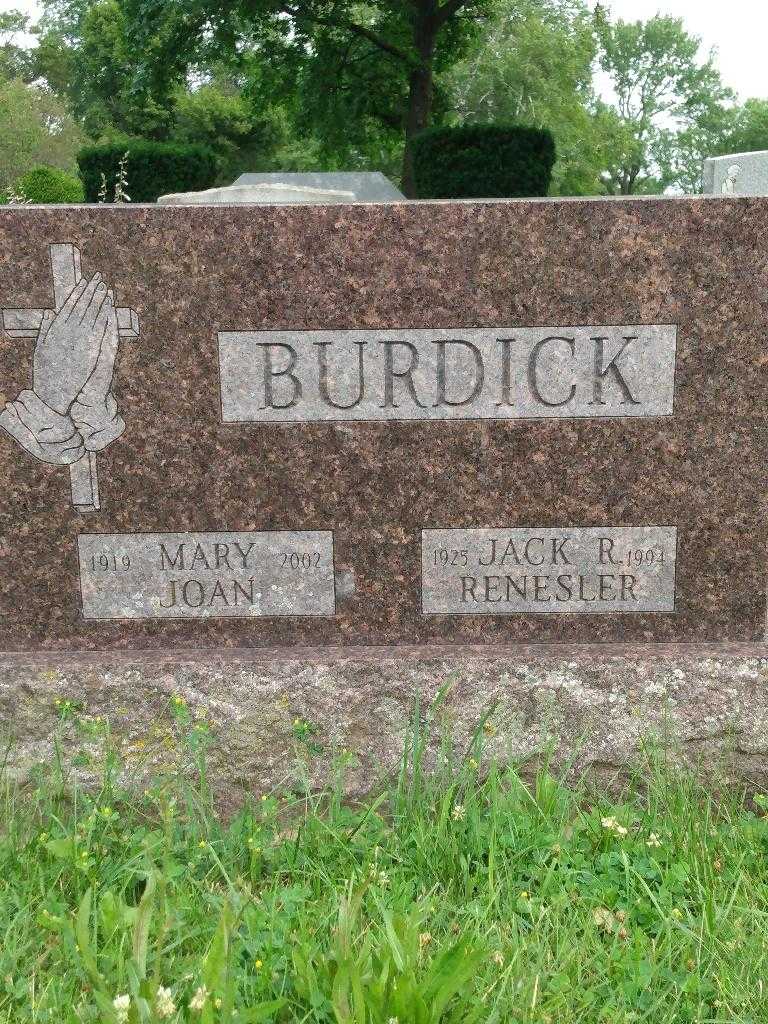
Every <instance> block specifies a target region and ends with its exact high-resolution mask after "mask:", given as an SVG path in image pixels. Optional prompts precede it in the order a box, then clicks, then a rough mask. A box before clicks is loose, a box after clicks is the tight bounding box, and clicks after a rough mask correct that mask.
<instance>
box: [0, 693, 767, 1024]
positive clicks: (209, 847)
mask: <svg viewBox="0 0 768 1024" xmlns="http://www.w3.org/2000/svg"><path fill="white" fill-rule="evenodd" d="M441 699H442V695H441V696H439V697H438V699H437V701H436V703H435V704H433V705H432V706H431V707H429V708H422V709H419V708H418V707H415V708H414V713H413V715H412V720H411V727H410V728H409V730H408V732H407V734H406V739H405V743H404V750H403V757H402V762H401V765H400V769H399V771H398V772H396V773H395V774H394V776H393V777H392V778H390V779H389V780H388V781H387V782H386V783H384V784H382V785H381V786H380V787H379V789H378V791H377V792H376V794H374V795H372V796H371V797H370V798H368V799H367V800H366V801H363V802H362V803H356V804H350V803H349V802H348V801H345V800H344V798H343V792H344V786H343V780H344V772H345V769H346V768H347V767H348V766H349V762H350V758H351V756H352V755H350V754H348V753H346V752H344V751H339V752H338V754H337V756H336V758H335V761H334V766H335V767H334V770H333V772H332V774H331V777H329V779H328V785H327V788H326V790H325V791H324V792H321V793H318V792H313V791H310V790H309V787H308V786H306V785H305V783H304V779H305V775H304V769H306V766H307V763H308V760H309V759H311V758H312V757H313V756H314V755H315V753H316V738H315V733H314V730H313V726H312V724H311V723H309V722H305V721H301V720H297V721H296V722H295V723H294V738H295V754H296V759H295V765H294V766H286V769H287V770H286V782H285V785H284V786H283V787H282V788H281V789H280V791H275V792H269V793H264V794H260V795H258V796H257V797H255V798H254V800H253V802H252V803H251V804H250V805H247V806H245V807H243V808H241V809H240V810H238V811H237V812H231V813H229V814H222V813H220V812H219V811H217V809H216V805H215V801H214V799H213V797H212V795H211V793H210V791H209V784H208V779H207V774H206V744H207V737H208V726H207V724H206V720H205V718H204V717H195V716H193V715H191V714H190V711H189V709H188V707H187V705H186V703H185V701H184V700H183V698H181V697H175V698H173V699H172V700H171V704H170V707H169V710H168V721H169V736H170V737H171V740H170V741H169V747H170V746H172V747H173V749H174V750H175V752H176V755H177V756H176V758H175V760H174V761H173V764H174V766H175V767H173V769H171V768H170V767H169V768H168V770H167V771H164V772H158V773H157V774H156V775H155V776H154V777H153V778H152V780H151V781H149V782H148V783H147V785H146V787H145V788H137V787H136V785H135V776H134V777H133V778H132V779H130V778H126V775H125V770H124V765H123V764H122V762H121V757H120V749H119V744H117V743H116V742H115V741H114V740H113V739H112V737H111V735H110V730H109V723H108V722H107V721H100V720H95V719H92V718H89V717H88V716H87V715H86V714H85V711H84V709H82V708H78V707H77V706H76V705H74V704H72V703H71V702H64V703H62V704H61V705H60V707H59V712H60V715H61V719H62V729H64V728H66V729H70V730H71V729H72V728H73V727H75V728H76V729H78V730H79V731H80V733H81V738H82V751H81V753H80V754H78V755H76V756H75V757H74V758H73V759H71V760H69V761H66V760H65V758H64V755H63V753H60V756H59V757H57V758H55V759H54V760H53V763H51V764H46V765H42V766H41V767H40V769H39V772H38V773H37V774H36V775H35V777H34V779H33V781H32V782H31V783H29V784H27V785H26V786H24V787H19V786H18V785H17V784H15V783H13V782H12V781H11V780H10V779H5V780H4V789H3V801H4V804H3V813H2V822H3V824H2V832H1V833H0V922H2V939H0V1021H2V1022H3V1024H17V1022H22V1021H23V1022H26V1021H35V1022H41V1024H42V1022H45V1021H49V1020H50V1021H57V1022H60V1024H81V1022H89V1021H90V1022H96V1021H98V1022H107V1024H126V1022H127V1024H135V1022H158V1021H176V1022H182V1021H184V1022H196V1021H201V1022H207V1024H213V1022H216V1024H218V1022H230V1024H234V1022H243V1024H244V1022H246V1021H275V1022H281V1021H285V1022H287V1021H291V1022H292V1021H296V1022H307V1024H310V1022H317V1024H320V1022H335V1024H394V1022H398V1024H437V1022H455V1024H459V1022H461V1024H464V1022H470V1021H477V1022H499V1024H505V1022H523V1021H525V1022H540V1024H546V1022H550V1024H555V1022H558V1024H559V1022H564V1021H583V1022H606V1024H607V1022H613V1024H618V1022H629V1021H633V1022H634V1021H649V1022H654V1024H655V1022H675V1024H677V1022H684V1021H686V1022H687V1021H690V1022H694V1021H695V1022H702V1024H703V1022H710V1021H712V1022H714V1021H722V1022H725V1021H729V1022H737V1021H738V1022H743V1024H746V1022H753V1021H754V1022H756V1021H764V1020H766V1019H768V1009H767V1007H768V992H766V988H765V985H766V983H768V947H767V946H766V943H765V925H766V919H767V918H768V870H767V869H768V816H766V814H765V811H766V808H768V798H763V797H761V796H760V795H759V794H758V795H756V796H752V797H751V798H750V799H745V798H744V794H742V793H739V792H736V791H735V790H734V789H732V788H729V787H727V786H718V785H717V780H716V775H717V770H716V766H713V765H711V764H710V765H707V766H706V768H707V774H708V779H707V782H706V783H704V782H701V781H697V779H696V777H695V776H694V775H693V774H691V773H683V772H682V771H681V770H680V769H677V768H674V767H673V766H672V765H671V763H668V762H667V760H666V758H665V755H664V754H663V752H662V751H661V749H660V748H659V749H654V748H653V747H649V748H648V749H647V750H645V751H643V752H642V753H641V754H640V755H639V761H638V768H637V774H636V776H635V778H633V779H629V780H628V781H627V780H625V781H624V783H623V784H622V786H621V787H620V788H618V789H616V791H615V792H614V794H613V796H610V795H608V793H607V792H606V791H605V790H604V789H603V790H597V789H595V788H594V787H593V786H592V785H591V784H590V782H589V780H587V779H582V780H581V781H577V782H573V781H572V780H571V781H570V782H568V783H566V781H564V777H556V776H555V775H554V774H553V772H551V771H550V770H549V769H548V766H547V759H546V753H544V754H543V755H542V757H541V758H540V759H538V762H537V764H536V765H535V766H533V765H532V764H529V765H527V766H518V768H517V769H516V768H514V767H509V766H505V767H502V766H501V765H499V764H495V763H493V762H491V761H489V759H488V756H487V753H486V751H485V750H484V744H485V743H486V742H487V732H488V730H489V721H490V720H489V719H488V718H485V719H483V720H481V721H480V722H478V725H477V729H476V732H475V733H474V736H473V738H472V740H471V742H470V743H469V745H468V747H467V748H466V749H465V750H463V751H462V752H460V753H459V754H456V753H455V752H454V751H452V750H451V748H450V746H449V745H448V743H447V742H446V743H445V744H442V745H440V747H439V749H440V750H441V753H440V755H439V756H438V758H437V763H436V764H431V765H427V763H426V760H427V759H426V754H425V752H426V751H427V749H428V746H429V744H428V739H429V735H430V731H433V730H435V729H439V724H438V723H439V721H440V714H439V712H440V702H441ZM57 749H58V750H59V751H61V750H63V747H59V746H57ZM85 764H87V765H89V766H90V768H91V769H94V768H96V769H97V774H96V775H95V776H91V784H89V785H88V786H86V785H84V784H83V782H82V779H83V778H84V776H82V774H81V769H82V768H83V766H84V765H85ZM190 769H191V770H190ZM93 778H96V779H97V783H96V785H95V786H94V785H93V784H92V783H93ZM79 780H80V781H79ZM129 783H133V785H130V787H129Z"/></svg>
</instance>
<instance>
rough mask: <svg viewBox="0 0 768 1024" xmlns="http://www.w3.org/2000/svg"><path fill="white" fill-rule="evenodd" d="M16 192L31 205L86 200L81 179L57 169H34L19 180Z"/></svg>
mask: <svg viewBox="0 0 768 1024" xmlns="http://www.w3.org/2000/svg"><path fill="white" fill-rule="evenodd" d="M14 191H15V192H17V193H20V194H21V195H22V196H23V197H24V198H25V199H28V200H29V201H30V202H31V203H82V202H83V201H84V200H85V193H84V192H83V183H82V182H81V181H80V179H79V178H76V177H75V176H74V174H68V173H67V172H66V171H61V170H59V169H58V168H56V167H33V168H32V170H31V171H27V173H26V174H23V175H22V176H21V177H20V178H19V180H18V181H17V182H16V184H15V185H14Z"/></svg>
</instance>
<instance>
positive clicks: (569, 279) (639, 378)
mask: <svg viewBox="0 0 768 1024" xmlns="http://www.w3.org/2000/svg"><path fill="white" fill-rule="evenodd" d="M745 205H746V206H747V208H748V209H747V210H746V214H745ZM766 228H768V200H761V199H751V200H750V199H747V200H744V199H741V200H730V199H722V200H719V201H718V202H716V203H715V202H712V201H711V200H706V199H703V198H679V199H643V200H622V201H580V202H574V201H569V202H562V203H561V202H557V201H533V202H531V201H529V202H503V201H502V202H489V203H483V202H465V203H456V204H453V203H437V204H429V203H420V204H388V205H375V204H372V205H350V204H347V205H336V206H291V207H236V206H211V207H199V206H190V207H186V208H165V207H162V206H148V207H142V206H135V207H110V206H102V207H72V208H59V209H56V208H33V207H18V208H6V209H3V210H0V246H2V251H3V252H4V254H5V256H6V259H5V261H4V262H3V264H2V265H0V308H1V309H2V317H3V320H2V325H3V332H2V334H1V335H0V380H2V387H3V393H4V397H5V400H6V407H5V410H4V411H3V413H2V415H1V416H0V427H3V428H4V429H3V431H2V432H0V493H2V500H1V501H0V538H2V539H1V541H0V647H1V648H2V649H3V650H4V651H5V652H6V653H5V655H4V656H3V659H2V665H0V687H2V689H0V700H1V701H2V707H1V708H0V710H2V712H3V714H4V717H5V719H6V720H7V721H8V722H10V723H12V724H13V727H14V729H15V731H16V733H17V734H18V735H19V736H21V737H22V740H23V742H22V745H21V747H20V748H19V751H18V752H17V753H14V755H13V756H14V757H15V758H16V761H15V764H16V765H17V767H18V770H19V771H21V770H23V768H24V767H25V766H28V765H29V763H30V762H32V761H33V760H34V759H35V758H36V757H38V756H44V753H45V750H46V749H48V748H49V746H50V743H51V742H52V740H51V736H52V729H53V723H54V721H55V717H56V711H55V707H54V704H53V700H54V698H55V697H59V698H61V697H68V698H70V699H78V700H84V701H85V702H86V703H87V705H88V707H89V708H91V709H92V710H93V713H99V714H109V715H110V718H111V719H112V721H113V727H114V729H115V730H116V731H117V732H118V734H121V735H123V737H124V741H125V743H126V745H127V746H128V747H130V745H131V744H132V743H133V742H134V740H135V739H136V740H137V741H138V738H139V737H146V735H148V734H151V729H150V724H149V723H150V722H151V720H152V719H153V717H156V716H157V715H158V714H160V709H161V707H162V706H163V704H164V702H165V701H166V700H167V696H168V695H169V693H171V692H173V691H174V690H179V691H181V692H183V693H184V694H185V696H187V698H188V700H189V701H190V703H191V704H193V705H195V704H203V705H205V706H206V707H207V708H208V710H209V712H210V713H211V717H212V719H213V722H214V726H215V728H214V740H215V743H214V748H215V749H214V762H215V763H216V764H218V767H219V771H220V777H221V778H226V779H227V781H228V784H229V785H233V786H238V785H242V786H248V785H262V784H266V783H267V782H268V781H269V779H270V778H272V777H274V775H275V773H276V772H279V771H280V770H281V768H280V765H281V763H282V761H283V760H284V758H285V757H286V756H287V752H288V751H289V749H290V744H291V735H292V733H291V722H292V721H293V718H294V717H296V716H300V717H302V718H306V719H308V720H310V721H311V722H313V723H314V724H315V726H316V728H317V734H318V737H320V739H319V741H318V742H319V743H320V745H321V746H322V747H323V749H324V750H325V751H326V752H327V755H328V756H329V757H330V755H331V752H332V748H333V745H334V744H335V743H339V744H341V745H345V746H347V747H350V748H351V749H353V750H355V751H357V752H358V754H359V755H360V757H361V769H360V772H359V774H358V776H357V777H356V782H355V784H356V785H358V786H359V787H361V788H362V787H364V786H365V784H366V782H368V783H370V781H371V772H372V768H371V765H372V764H373V763H382V764H384V765H386V764H387V763H388V762H389V761H390V760H391V758H392V757H393V756H394V755H395V754H396V751H397V748H398V745H399V742H400V730H401V729H402V728H404V726H405V722H406V717H407V716H406V714H405V712H406V709H407V705H408V703H409V701H410V699H411V698H412V697H413V695H414V693H415V691H416V690H417V689H419V690H421V691H422V692H424V691H426V692H427V695H429V694H431V693H434V692H435V691H436V690H437V689H438V688H439V687H440V686H441V685H443V684H444V682H445V681H446V678H448V677H452V678H454V679H455V697H454V705H453V707H454V715H455V718H454V720H453V728H454V729H455V731H456V735H457V738H458V739H459V740H460V739H461V737H462V736H463V735H466V734H467V733H469V732H471V730H472V728H473V727H474V724H475V722H476V720H477V716H478V715H479V714H480V713H481V712H482V709H483V707H484V706H485V705H486V704H488V703H489V702H491V701H497V702H498V709H497V713H496V714H497V721H496V727H497V729H498V736H499V744H500V746H499V752H501V751H502V750H503V749H507V750H510V751H513V752H517V753H520V754H521V755H523V754H524V755H525V756H529V755H531V754H532V753H534V752H535V751H536V750H537V749H539V747H540V746H541V745H542V744H546V743H548V742H551V741H554V742H555V745H556V747H557V750H558V752H559V755H560V756H562V757H563V758H567V757H568V756H570V755H571V754H572V753H573V750H574V747H575V745H576V744H577V742H578V740H579V736H581V734H582V733H588V734H589V736H588V738H586V739H584V742H583V744H582V746H581V747H580V748H579V749H580V753H579V758H580V762H579V763H580V764H581V765H585V764H589V763H594V764H597V765H602V766H606V765H611V764H621V763H626V762H628V761H630V760H631V757H632V751H633V749H634V745H635V744H636V743H637V742H638V741H639V740H640V739H641V738H642V736H643V735H644V731H643V730H644V729H646V728H647V726H648V724H649V723H651V724H655V725H657V726H658V727H659V728H661V727H662V725H663V724H664V723H666V725H667V726H668V727H669V728H671V729H673V730H675V731H677V732H678V733H679V735H680V736H681V737H682V738H683V739H686V738H687V739H692V738H694V737H698V739H696V740H695V742H693V743H691V744H690V745H689V747H688V752H689V753H694V752H696V751H697V750H699V751H701V750H702V749H708V748H706V746H703V744H705V741H706V743H709V745H710V746H711V747H712V748H716V747H717V746H718V744H721V743H722V741H723V737H724V736H726V735H728V734H729V730H730V729H731V727H732V726H733V727H734V728H735V727H738V728H739V729H740V730H741V732H742V733H743V738H742V741H741V742H742V745H743V746H745V749H746V748H747V747H748V748H749V750H750V751H753V752H754V757H753V756H752V754H749V755H745V758H744V761H743V762H740V761H738V759H737V760H736V761H735V762H734V770H735V771H736V772H737V773H739V774H742V775H743V774H744V773H745V771H749V772H754V771H756V767H755V766H756V764H757V761H756V760H755V759H756V758H757V759H759V757H762V754H761V751H763V750H768V732H767V731H766V726H765V715H764V713H763V708H764V707H765V703H764V699H763V696H762V689H761V688H762V686H763V684H764V682H765V681H766V677H767V671H766V666H768V661H767V660H766V655H765V646H764V634H765V607H766V605H765V553H766V522H767V517H766V495H768V469H767V460H766V443H767V442H768V412H766V405H765V401H764V396H765V386H766V367H767V366H768V364H767V363H766V359H765V324H766V322H768V260H767V259H766V255H765V247H764V245H763V239H764V237H765V233H766ZM61 246H68V247H69V248H68V250H67V252H68V253H69V256H68V259H69V263H68V264H67V266H68V267H74V268H75V269H74V270H73V271H72V279H73V281H74V282H75V283H74V286H73V287H72V285H70V287H71V288H72V290H71V292H70V294H69V296H68V297H67V298H66V300H65V301H64V303H63V304H62V303H61V301H60V298H59V296H58V292H59V291H61V289H62V287H63V285H62V280H61V274H62V273H63V271H62V269H61V268H62V266H63V263H62V260H61V259H60V256H61ZM744 267H748V268H749V272H748V273H746V272H745V271H744ZM67 272H68V271H67ZM97 274H98V275H99V276H98V277H97V276H96V275H97ZM65 290H66V289H65ZM78 466H79V467H81V469H80V470H77V471H75V472H74V475H73V469H72V467H78ZM83 471H84V472H85V477H84V476H83ZM84 478H85V480H86V481H87V482H89V486H90V496H91V501H90V503H89V502H84V501H82V500H79V499H80V498H81V496H82V484H83V479H84ZM78 488H79V489H78ZM128 694H130V699H128V697H127V695H128ZM640 708H642V709H644V710H641V711H638V709H640ZM143 742H144V741H143V740H142V743H143ZM505 744H506V747H505V746H504V745H505ZM160 753H161V754H162V752H160ZM159 756H160V755H159ZM163 756H164V755H163ZM217 759H218V760H217ZM313 770H316V771H317V772H318V773H319V775H320V776H322V773H323V772H324V771H325V765H324V764H323V761H322V759H319V760H318V762H317V764H316V765H315V766H314V769H313ZM761 770H762V769H761Z"/></svg>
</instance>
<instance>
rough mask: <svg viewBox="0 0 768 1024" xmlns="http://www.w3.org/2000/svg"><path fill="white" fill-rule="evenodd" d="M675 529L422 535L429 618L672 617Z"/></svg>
mask: <svg viewBox="0 0 768 1024" xmlns="http://www.w3.org/2000/svg"><path fill="white" fill-rule="evenodd" d="M676 552H677V528H676V527H674V526H632V527H625V526H619V527H569V528H563V529H542V530H538V529H513V530H491V529H477V530H423V531H422V610H423V611H424V613H425V614H429V613H432V614H450V615H462V614H463V615H512V614H514V613H515V612H527V613H531V612H533V613H537V614H562V613H569V614H574V613H576V614H588V615H595V614H606V613H616V612H672V611H674V609H675V560H676Z"/></svg>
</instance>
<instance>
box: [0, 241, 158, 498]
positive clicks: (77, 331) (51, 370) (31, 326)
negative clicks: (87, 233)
mask: <svg viewBox="0 0 768 1024" xmlns="http://www.w3.org/2000/svg"><path fill="white" fill-rule="evenodd" d="M50 252H51V269H52V272H53V282H54V295H55V307H56V308H55V309H53V310H19V309H6V310H3V311H2V316H3V328H4V330H5V332H6V333H7V334H8V335H10V337H12V338H14V337H16V338H26V337H34V338H35V349H34V355H33V360H32V387H31V388H30V389H25V390H23V391H22V392H21V393H20V394H19V395H18V397H17V398H16V399H15V401H12V402H9V403H8V404H7V405H6V407H5V409H4V410H3V411H2V413H0V427H2V428H3V429H4V430H5V431H6V432H7V433H8V434H10V435H11V437H13V438H14V439H15V440H16V441H18V443H19V444H20V445H21V447H22V448H24V449H25V450H26V451H27V452H29V453H30V454H31V455H33V456H34V457H35V458H36V459H39V460H40V461H41V462H47V463H50V464H52V465H57V466H69V467H70V477H71V484H72V503H73V505H74V507H75V508H76V509H77V511H78V512H96V511H98V510H99V508H100V499H99V486H98V474H97V465H96V453H97V452H101V451H103V450H104V449H105V448H106V447H107V446H108V445H110V444H112V442H113V441H115V440H116V439H117V438H118V437H120V435H121V434H122V433H123V431H124V430H125V422H124V421H123V418H122V417H121V416H120V414H119V411H118V407H117V401H116V400H115V396H114V394H113V393H112V381H113V377H114V372H115V359H116V357H117V350H118V344H119V339H120V337H121V336H122V337H132V338H135V337H137V336H138V318H137V316H136V314H135V313H134V312H133V310H130V309H118V308H117V307H116V305H115V295H114V292H113V290H112V288H111V287H110V286H109V284H108V283H107V282H106V281H104V280H103V278H102V276H101V274H100V273H98V272H97V273H95V274H94V275H93V276H92V277H90V278H86V277H83V276H82V274H81V272H80V253H79V251H78V250H77V249H76V248H75V247H74V246H72V245H52V246H51V247H50Z"/></svg>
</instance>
